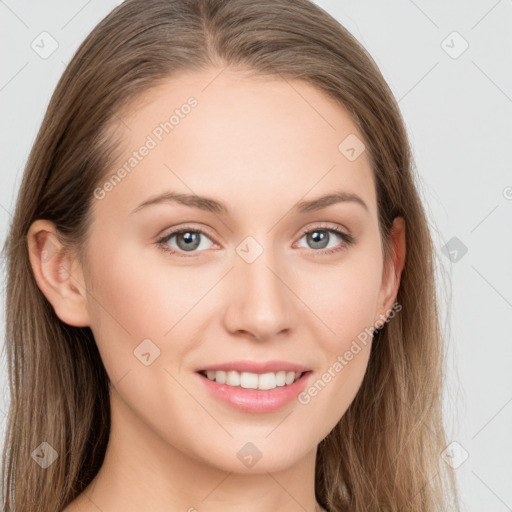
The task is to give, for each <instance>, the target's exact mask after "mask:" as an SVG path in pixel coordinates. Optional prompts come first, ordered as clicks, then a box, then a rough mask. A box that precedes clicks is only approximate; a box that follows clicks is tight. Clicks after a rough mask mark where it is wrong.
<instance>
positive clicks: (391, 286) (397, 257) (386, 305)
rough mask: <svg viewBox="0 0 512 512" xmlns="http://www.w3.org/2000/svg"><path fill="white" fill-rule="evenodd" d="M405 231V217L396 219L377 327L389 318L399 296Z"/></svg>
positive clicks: (403, 260) (384, 277) (385, 269)
mask: <svg viewBox="0 0 512 512" xmlns="http://www.w3.org/2000/svg"><path fill="white" fill-rule="evenodd" d="M405 229H406V227H405V220H404V219H403V217H396V218H395V219H394V221H393V226H392V227H391V233H390V235H389V244H390V254H389V257H388V259H387V260H386V261H385V262H384V270H383V275H382V285H381V290H380V294H379V304H378V307H377V315H378V316H376V317H375V320H374V324H375V323H377V325H381V324H382V322H383V321H384V320H385V319H386V318H387V317H388V316H389V313H390V311H391V309H392V307H393V303H394V302H395V300H396V296H397V294H398V289H399V287H400V277H401V275H402V270H403V268H404V264H405V255H406V243H405Z"/></svg>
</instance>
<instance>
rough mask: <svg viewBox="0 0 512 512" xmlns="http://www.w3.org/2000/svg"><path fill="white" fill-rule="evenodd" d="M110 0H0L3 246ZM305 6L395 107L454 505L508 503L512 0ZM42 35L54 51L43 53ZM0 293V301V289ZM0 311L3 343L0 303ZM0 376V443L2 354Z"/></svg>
mask: <svg viewBox="0 0 512 512" xmlns="http://www.w3.org/2000/svg"><path fill="white" fill-rule="evenodd" d="M118 3H119V2H116V1H100V0H89V1H87V0H81V1H78V0H73V1H70V0H67V1H64V0H51V1H50V0H48V1H45V2H36V1H35V0H32V1H22V0H19V1H15V0H0V52H1V60H0V62H1V67H0V105H1V113H2V114H1V117H0V138H1V141H2V144H1V146H0V151H1V157H0V162H1V171H0V185H1V186H0V223H1V229H2V243H3V240H4V238H5V235H6V230H7V225H8V222H9V219H10V215H11V213H10V212H12V211H13V208H14V203H15V197H16V193H17V190H18V187H19V183H20V179H21V176H22V173H23V168H24V165H25V163H26V159H27V156H28V153H29V150H30V147H31V145H32V143H33V141H34V138H35V135H36V133H37V130H38V128H39V125H40V123H41V120H42V117H43V114H44V111H45V109H46V106H47V104H48V101H49V99H50V96H51V94H52V92H53V90H54V87H55V85H56V83H57V80H58V79H59V77H60V75H61V74H62V72H63V71H64V67H65V65H66V63H67V62H68V61H69V60H70V58H71V56H72V54H73V53H74V51H75V50H76V48H77V47H78V45H79V44H80V43H81V42H82V40H83V39H84V38H85V36H86V35H87V34H88V33H89V32H90V30H91V29H92V28H93V27H94V26H95V25H96V24H97V23H98V22H99V21H100V19H102V18H103V17H104V16H105V15H106V14H107V13H108V12H109V11H110V10H111V9H112V8H113V7H114V6H115V5H117V4H118ZM317 3H318V4H319V5H320V6H322V7H323V8H324V9H325V10H327V11H328V12H329V13H330V14H332V15H333V16H334V17H335V18H337V19H338V20H339V21H340V22H341V23H342V24H343V25H345V26H346V27H347V28H348V29H349V30H350V31H351V32H352V34H354V35H355V36H356V38H357V39H358V40H359V41H360V42H361V43H362V44H363V45H364V46H365V47H366V48H367V49H368V50H369V52H370V54H371V55H372V56H373V58H374V59H375V61H376V62H377V64H378V65H379V67H380V69H381V71H382V73H383V75H384V77H385V78H386V80H387V81H388V83H389V85H390V87H391V89H392V91H393V93H394V94H395V97H396V98H397V99H398V101H399V105H400V108H401V110H402V113H403V116H404V119H405V122H406V125H407V129H408V132H409V135H410V139H411V143H412V146H413V151H414V155H415V160H416V164H417V167H418V171H419V174H420V183H419V187H420V191H421V194H422V197H423V198H424V201H425V203H426V206H427V210H428V212H429V220H430V222H431V225H432V231H433V235H434V239H435V242H436V247H437V250H438V251H439V254H440V256H441V261H442V262H443V268H445V271H446V272H447V273H448V275H449V282H448V286H446V287H443V286H442V282H441V281H440V284H439V290H440V293H441V306H442V309H443V326H444V329H445V332H446V337H447V345H446V350H447V355H448V362H447V369H448V371H447V386H446V397H445V404H446V424H447V429H448V434H449V440H450V441H453V442H455V443H457V444H453V445H451V448H450V449H449V451H448V452H446V453H444V454H440V456H442V457H444V459H443V460H447V461H449V462H450V463H451V464H452V465H455V466H457V469H456V473H457V476H458V480H459V485H460V488H461V494H462V499H463V505H464V507H463V509H464V510H467V511H470V512H476V511H482V510H485V511H486V512H503V511H506V510H512V486H511V485H510V483H511V481H512V440H511V436H510V433H511V432H512V429H511V426H512V403H511V402H512V372H511V370H510V366H511V362H512V357H511V356H512V344H511V334H510V332H511V331H510V326H509V325H508V324H507V322H506V320H507V319H509V320H510V319H511V318H512V286H511V285H512V270H511V262H512V236H511V235H512V229H511V228H512V222H511V221H512V172H511V161H512V158H511V157H512V139H511V135H512V59H511V53H512V35H511V32H512V31H511V28H512V2H511V1H510V0H500V1H497V2H496V1H495V0H490V1H479V2H475V1H473V2H463V1H452V2H443V1H441V0H436V1H432V2H428V3H427V2H419V0H418V1H416V2H413V1H412V0H390V1H387V2H380V1H377V0H372V1H366V2H361V1H359V2H356V1H355V0H354V1H348V0H317ZM42 32H48V33H49V34H50V35H51V37H49V36H47V35H44V34H43V35H41V33H42ZM454 32H456V34H454ZM52 38H53V39H54V40H55V41H56V42H57V44H58V48H57V49H56V50H55V51H54V52H53V53H52V54H51V55H49V56H47V55H44V52H45V51H46V52H49V51H50V50H52V46H51V45H52V44H54V43H53V42H52ZM31 45H33V46H34V47H35V48H38V51H39V53H37V52H36V51H35V50H34V49H33V48H32V46H31ZM466 45H468V47H467V49H465V50H464V48H465V46H466ZM463 50H464V51H463ZM41 53H43V55H41ZM43 57H45V58H43ZM454 237H455V239H454ZM447 244H448V245H447ZM443 247H445V249H443ZM446 247H447V248H448V249H449V250H450V251H451V256H450V255H449V252H448V251H447V249H446ZM464 247H466V248H467V253H464V250H465V249H464ZM2 283H4V284H5V276H3V280H2ZM2 300H3V304H2V305H3V307H5V296H4V294H2ZM1 314H2V317H1V319H0V320H1V323H2V327H1V329H2V331H1V334H2V342H1V344H2V348H3V339H4V333H5V326H4V321H5V316H4V311H3V309H2V313H1ZM2 355H3V354H2ZM0 372H1V373H0V387H1V389H2V392H1V393H0V434H1V435H2V437H3V435H4V429H5V413H6V411H7V408H8V394H7V393H8V387H7V377H6V370H5V361H4V359H3V358H2V364H1V366H0ZM0 444H1V443H0ZM447 455H448V456H447ZM465 457H467V458H465Z"/></svg>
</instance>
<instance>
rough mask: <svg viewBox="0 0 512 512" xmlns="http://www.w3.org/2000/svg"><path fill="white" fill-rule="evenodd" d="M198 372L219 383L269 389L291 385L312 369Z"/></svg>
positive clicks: (261, 389)
mask: <svg viewBox="0 0 512 512" xmlns="http://www.w3.org/2000/svg"><path fill="white" fill-rule="evenodd" d="M198 373H199V375H201V376H203V377H204V378H206V379H208V380H210V381H212V382H216V383H217V384H224V385H226V386H229V387H234V388H241V389H257V390H260V391H269V390H272V389H276V388H280V387H288V386H291V385H292V384H294V383H295V382H297V381H298V380H300V379H301V378H303V377H304V376H305V375H306V374H309V373H311V370H308V371H303V372H295V371H285V370H280V371H278V372H266V373H253V372H239V371H236V370H229V371H225V370H200V371H199V372H198Z"/></svg>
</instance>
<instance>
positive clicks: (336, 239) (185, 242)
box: [156, 225, 355, 257]
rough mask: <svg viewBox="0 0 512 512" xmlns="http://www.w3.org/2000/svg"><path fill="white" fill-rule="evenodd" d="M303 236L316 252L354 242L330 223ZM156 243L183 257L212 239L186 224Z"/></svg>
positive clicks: (330, 250) (327, 252) (335, 248)
mask: <svg viewBox="0 0 512 512" xmlns="http://www.w3.org/2000/svg"><path fill="white" fill-rule="evenodd" d="M303 238H305V239H306V243H307V244H309V248H310V249H313V252H314V253H316V254H331V253H335V252H337V251H341V250H343V249H345V248H347V247H348V246H349V245H350V244H352V243H354V242H355V238H354V237H353V236H352V235H350V234H349V233H345V232H344V231H342V230H341V229H340V228H338V227H333V226H330V225H329V226H324V225H322V226H317V227H315V228H314V229H309V230H305V231H303V232H302V234H301V236H300V238H299V242H300V241H301V240H302V239H303ZM205 239H206V240H209V241H210V244H208V242H206V243H203V242H204V240H205ZM170 242H172V243H170ZM156 243H157V246H158V248H159V249H161V250H162V251H164V252H166V253H171V254H176V255H178V256H183V257H187V256H193V255H194V253H197V252H202V251H203V250H205V249H209V248H211V247H212V244H213V242H212V239H211V238H210V237H209V236H208V235H207V234H206V233H205V232H204V231H203V230H201V229H198V228H192V227H186V226H185V227H182V228H179V229H175V230H174V231H171V232H170V233H168V234H167V235H165V236H164V237H163V238H161V239H160V240H158V241H157V242H156ZM186 253H189V254H186Z"/></svg>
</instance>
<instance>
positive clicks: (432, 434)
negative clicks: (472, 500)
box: [4, 0, 457, 512]
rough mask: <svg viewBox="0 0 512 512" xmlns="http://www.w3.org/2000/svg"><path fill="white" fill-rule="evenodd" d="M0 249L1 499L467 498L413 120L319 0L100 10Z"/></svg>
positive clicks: (250, 502)
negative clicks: (456, 456)
mask: <svg viewBox="0 0 512 512" xmlns="http://www.w3.org/2000/svg"><path fill="white" fill-rule="evenodd" d="M4 253H5V257H6V259H7V263H8V283H7V304H8V306H7V312H6V315H7V316H6V318H7V328H6V343H7V354H8V358H9V363H10V366H9V371H10V379H11V393H12V394H11V409H10V416H9V424H8V433H7V440H6V450H5V452H4V482H5V486H4V489H5V491H4V492H5V500H4V508H5V509H6V510H16V511H29V510H30V511H43V510H44V511H48V510H59V511H61V510H65V511H66V512H79V511H92V510H103V511H107V510H108V511H109V512H110V511H112V512H113V511H118V510H119V511H120V510H123V511H130V510H141V509H144V510H152V511H160V510H166V511H169V510H173V511H174V510H189V511H192V510H199V511H201V510H205V511H217V510H219V509H221V508H222V510H226V509H227V510H230V509H235V507H236V508H237V509H239V508H240V507H243V509H244V510H252V511H258V512H259V511H261V512H263V511H270V510H272V511H273V510H284V511H295V510H297V511H298V510H308V511H313V510H328V511H330V512H334V511H336V512H341V511H351V512H352V511H357V512H359V511H369V510H375V511H377V510H379V511H383V510H386V511H398V510H408V511H418V512H419V511H422V512H426V511H434V510H436V511H437V510H441V509H442V508H441V507H445V506H447V504H448V506H450V507H451V508H450V510H454V509H455V508H454V507H455V506H456V501H457V497H456V485H455V479H454V476H453V473H452V472H451V468H450V467H449V466H447V465H446V464H444V462H443V461H442V459H441V458H440V455H439V454H440V452H441V451H442V450H443V449H444V448H445V447H446V445H447V441H446V439H445V433H444V428H443V422H442V417H441V391H442V367H443V359H442V354H443V347H442V339H441V333H440V329H439V319H438V312H437V305H436V291H435V282H434V274H433V268H434V261H433V260H434V255H435V253H434V250H433V246H432V241H431V238H430V234H429V230H428V224H427V221H426V216H425V213H424V209H423V206H422V204H421V201H420V199H419V195H418V193H417V190H416V187H415V182H414V174H413V163H412V157H411V152H410V147H409V142H408V139H407V134H406V130H405V128H404V123H403V120H402V118H401V115H400V112H399V110H398V107H397V104H396V101H395V100H394V98H393V96H392V94H391V92H390V90H389V88H388V86H387V84H386V83H385V81H384V79H383V77H382V75H381V73H380V72H379V70H378V68H377V67H376V65H375V63H374V62H373V60H372V59H371V57H370V56H369V55H368V54H367V53H366V52H365V50H364V49H363V48H362V46H361V45H360V44H359V43H358V42H357V41H356V40H355V39H354V38H353V37H352V36H351V35H350V34H349V33H348V31H347V30H346V29H344V28H343V27H342V26H341V25H340V24H339V23H338V22H337V21H336V20H334V19H333V18H332V17H331V16H329V15H328V14H327V13H325V12H324V11H323V10H322V9H320V8H319V7H318V6H316V5H315V4H313V3H310V2H309V1H307V0H299V1H297V0H294V1H290V0H271V1H270V0H258V1H254V0H231V1H227V0H179V1H178V0H175V1H172V0H149V1H144V2H142V1H141V0H127V1H126V2H124V3H123V4H122V5H120V6H119V7H118V8H116V9H115V10H114V11H112V12H111V13H110V14H109V15H108V16H107V17H106V18H105V19H104V20H103V21H102V22H101V23H100V24H99V25H98V26H97V27H96V28H95V29H94V30H93V31H92V32H91V34H90V35H89V36H88V37H87V38H86V40H85V41H84V43H83V44H82V45H81V47H80V48H79V50H78V51H77V54H76V55H75V56H74V58H73V59H72V61H71V62H70V64H69V66H68V68H67V69H66V71H65V72H64V75H63V76H62V78H61V80H60V82H59V84H58V85H57V88H56V91H55V93H54V95H53V97H52V100H51V102H50V105H49V107H48V110H47V112H46V115H45V118H44V120H43V124H42V126H41V129H40V132H39V134H38V137H37V139H36V141H35V144H34V147H33V150H32V152H31V155H30V157H29V160H28V163H27V167H26V169H25V174H24V177H23V182H22V185H21V189H20V193H19V197H18V201H17V205H16V211H15V214H14V218H13V221H12V225H11V229H10V233H9V237H8V240H7V242H6V245H5V247H4Z"/></svg>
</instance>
